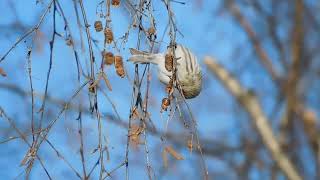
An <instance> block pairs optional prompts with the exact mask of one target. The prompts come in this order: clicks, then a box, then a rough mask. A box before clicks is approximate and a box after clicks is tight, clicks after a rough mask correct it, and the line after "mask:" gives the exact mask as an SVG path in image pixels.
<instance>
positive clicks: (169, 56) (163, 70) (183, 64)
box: [129, 45, 202, 99]
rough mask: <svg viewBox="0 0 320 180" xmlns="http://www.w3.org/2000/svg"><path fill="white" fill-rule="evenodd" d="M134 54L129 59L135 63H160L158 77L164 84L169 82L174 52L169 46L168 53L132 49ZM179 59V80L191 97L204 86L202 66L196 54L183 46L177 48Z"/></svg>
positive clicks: (183, 89)
mask: <svg viewBox="0 0 320 180" xmlns="http://www.w3.org/2000/svg"><path fill="white" fill-rule="evenodd" d="M130 52H131V54H132V56H131V57H130V58H129V61H131V62H133V63H152V64H156V65H158V78H159V80H160V81H161V82H162V83H164V84H169V82H170V79H171V76H172V64H173V52H172V48H170V47H169V48H168V49H167V51H166V53H159V54H152V53H147V52H142V51H138V50H136V49H130ZM175 56H176V59H177V66H176V68H177V80H178V82H179V85H180V86H181V89H182V92H183V95H184V97H185V98H186V99H191V98H194V97H196V96H198V95H199V94H200V91H201V86H202V74H201V68H200V66H199V64H198V61H197V58H196V56H194V55H193V54H192V52H191V51H190V50H189V49H188V48H186V47H184V46H182V45H177V46H176V48H175Z"/></svg>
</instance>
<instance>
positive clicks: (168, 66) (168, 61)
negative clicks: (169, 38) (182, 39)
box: [164, 53, 173, 72]
mask: <svg viewBox="0 0 320 180" xmlns="http://www.w3.org/2000/svg"><path fill="white" fill-rule="evenodd" d="M164 65H165V68H166V70H167V71H169V72H171V71H172V69H173V55H172V54H169V53H168V54H166V56H165V64H164Z"/></svg>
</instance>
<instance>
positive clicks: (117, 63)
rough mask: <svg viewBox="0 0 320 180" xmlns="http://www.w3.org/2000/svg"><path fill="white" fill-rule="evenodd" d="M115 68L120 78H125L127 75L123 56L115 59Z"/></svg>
mask: <svg viewBox="0 0 320 180" xmlns="http://www.w3.org/2000/svg"><path fill="white" fill-rule="evenodd" d="M114 67H115V68H116V72H117V74H118V76H120V77H121V78H124V76H125V75H126V74H125V71H124V68H123V60H122V57H121V56H115V57H114Z"/></svg>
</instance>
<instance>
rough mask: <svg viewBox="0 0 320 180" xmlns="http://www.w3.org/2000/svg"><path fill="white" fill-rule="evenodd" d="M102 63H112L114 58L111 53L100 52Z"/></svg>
mask: <svg viewBox="0 0 320 180" xmlns="http://www.w3.org/2000/svg"><path fill="white" fill-rule="evenodd" d="M102 56H103V61H104V64H105V65H112V64H113V62H114V56H113V54H112V52H106V51H102Z"/></svg>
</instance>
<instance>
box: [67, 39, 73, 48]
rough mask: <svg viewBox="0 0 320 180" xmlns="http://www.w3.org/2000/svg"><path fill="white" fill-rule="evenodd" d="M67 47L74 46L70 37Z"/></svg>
mask: <svg viewBox="0 0 320 180" xmlns="http://www.w3.org/2000/svg"><path fill="white" fill-rule="evenodd" d="M66 45H67V46H72V45H73V42H72V39H71V38H70V37H68V38H67V39H66Z"/></svg>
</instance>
